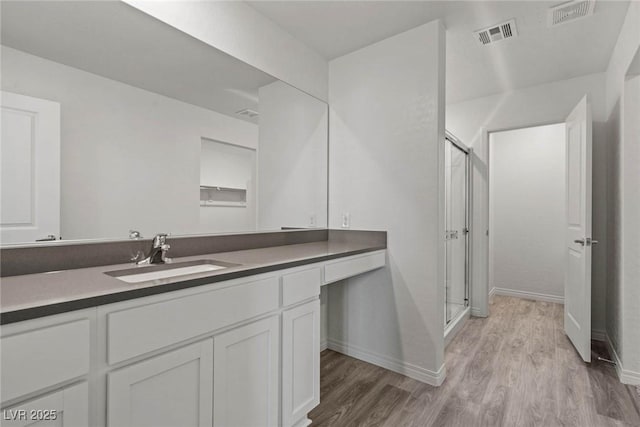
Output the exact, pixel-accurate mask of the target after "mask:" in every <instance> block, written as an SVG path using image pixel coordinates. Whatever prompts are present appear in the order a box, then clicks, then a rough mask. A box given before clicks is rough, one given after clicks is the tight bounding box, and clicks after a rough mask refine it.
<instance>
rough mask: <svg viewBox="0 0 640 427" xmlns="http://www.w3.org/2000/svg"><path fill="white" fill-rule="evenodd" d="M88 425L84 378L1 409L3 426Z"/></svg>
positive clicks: (87, 394) (87, 403)
mask: <svg viewBox="0 0 640 427" xmlns="http://www.w3.org/2000/svg"><path fill="white" fill-rule="evenodd" d="M88 425H89V388H88V386H87V383H86V382H83V383H80V384H76V385H72V386H69V387H66V388H64V389H62V390H58V391H56V392H53V393H51V394H48V395H46V396H43V397H39V398H36V399H33V400H30V401H28V402H25V403H23V404H20V405H17V406H13V407H11V408H5V409H3V410H2V426H3V427H26V426H29V427H34V426H37V427H45V426H46V427H54V426H55V427H85V426H88Z"/></svg>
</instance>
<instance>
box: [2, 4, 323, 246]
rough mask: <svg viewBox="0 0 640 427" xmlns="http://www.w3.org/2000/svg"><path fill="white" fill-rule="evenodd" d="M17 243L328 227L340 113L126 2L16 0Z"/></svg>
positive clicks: (8, 29) (10, 208)
mask: <svg viewBox="0 0 640 427" xmlns="http://www.w3.org/2000/svg"><path fill="white" fill-rule="evenodd" d="M1 8H2V10H1V12H2V34H1V36H2V38H1V41H2V46H1V47H0V49H1V56H2V64H1V68H2V69H1V71H2V86H1V89H2V136H1V147H0V159H1V174H2V176H1V185H2V188H1V189H0V191H1V193H0V194H1V196H2V200H1V212H0V220H1V224H0V231H1V236H0V238H1V242H2V244H3V245H7V244H14V243H33V242H35V241H38V240H42V239H45V240H48V239H56V240H59V239H62V240H63V241H64V240H77V239H103V238H110V239H114V238H115V239H126V238H128V236H129V235H130V230H132V231H134V233H131V234H132V235H133V236H135V235H136V233H135V232H139V233H140V234H141V235H142V236H144V237H145V238H149V237H152V236H153V235H154V234H155V233H159V232H170V233H172V234H174V235H176V234H208V233H221V232H244V231H255V230H274V229H280V228H282V227H326V225H327V215H326V214H327V105H326V104H325V103H323V102H322V101H319V100H318V99H316V98H314V97H312V96H310V95H308V94H306V93H304V92H302V91H300V90H298V89H296V88H293V87H291V86H289V85H287V84H285V83H283V82H281V81H279V80H277V79H275V78H273V77H272V76H270V75H268V74H266V73H264V72H262V71H260V70H257V69H255V68H253V67H251V66H249V65H247V64H245V63H243V62H241V61H239V60H237V59H235V58H232V57H230V56H228V55H226V54H224V53H222V52H220V51H218V50H216V49H215V48H213V47H211V46H209V45H207V44H205V43H202V42H200V41H198V40H196V39H194V38H192V37H190V36H189V35H187V34H185V33H182V32H180V31H179V30H176V29H175V28H173V27H170V26H168V25H166V24H164V23H162V22H160V21H158V20H156V19H155V18H153V17H150V16H148V15H146V14H144V13H143V12H141V11H139V10H137V9H135V8H133V7H131V6H129V5H127V4H125V3H122V2H74V1H70V2H59V1H42V2H38V1H28V2H24V1H3V2H2V3H1Z"/></svg>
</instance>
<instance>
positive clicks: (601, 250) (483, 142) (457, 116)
mask: <svg viewBox="0 0 640 427" xmlns="http://www.w3.org/2000/svg"><path fill="white" fill-rule="evenodd" d="M605 81H606V76H605V74H604V73H598V74H590V75H586V76H582V77H576V78H573V79H568V80H562V81H558V82H553V83H548V84H544V85H539V86H534V87H530V88H525V89H521V90H516V91H511V92H505V93H502V94H498V95H493V96H488V97H484V98H478V99H472V100H469V101H464V102H461V103H457V104H450V105H447V119H446V120H447V129H448V130H449V131H451V132H452V133H453V134H454V135H456V136H457V137H458V138H460V139H461V140H462V141H463V142H464V143H465V144H468V145H470V146H472V147H473V148H474V165H473V168H474V188H473V189H474V216H473V230H474V235H473V239H474V253H473V257H474V259H473V269H474V271H473V277H472V293H471V294H472V304H473V307H472V309H473V312H474V313H475V314H484V313H481V312H480V310H479V308H478V306H477V305H478V304H480V303H482V302H484V296H485V295H486V294H487V292H488V271H487V266H488V260H487V259H485V256H486V254H487V253H488V236H487V235H486V231H487V230H488V228H489V227H488V220H489V216H488V200H489V195H488V170H489V162H488V154H489V150H488V136H487V135H488V133H487V132H492V131H499V130H506V129H515V128H524V127H528V126H537V125H543V124H550V123H559V122H564V120H565V119H566V117H567V116H568V115H569V113H570V112H571V110H572V109H573V108H574V107H575V106H576V104H577V103H578V102H579V101H580V99H581V98H582V97H583V96H584V95H585V94H588V95H589V99H590V102H591V107H592V112H593V120H594V123H593V236H594V238H595V239H597V240H599V241H600V242H601V243H600V244H599V245H598V246H595V247H594V250H593V265H592V291H591V293H592V307H591V309H592V323H591V326H592V328H593V329H594V330H595V331H596V332H598V333H600V334H602V333H603V332H604V329H605V303H604V301H605V299H606V298H605V294H606V277H607V265H606V254H607V245H608V242H607V161H606V159H607V157H608V150H607V144H608V130H607V125H606V124H605V121H606V108H605V107H606V96H605Z"/></svg>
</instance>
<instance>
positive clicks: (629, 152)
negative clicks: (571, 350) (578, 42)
mask: <svg viewBox="0 0 640 427" xmlns="http://www.w3.org/2000/svg"><path fill="white" fill-rule="evenodd" d="M639 62H640V2H630V4H629V9H628V11H627V15H626V17H625V21H624V24H623V27H622V30H621V31H620V35H619V37H618V41H617V43H616V46H615V48H614V51H613V54H612V55H611V60H610V61H609V67H608V69H607V120H608V131H609V143H610V153H609V158H608V160H609V162H608V180H609V181H608V193H609V203H608V205H607V207H608V209H607V211H608V216H609V227H608V235H609V236H610V242H609V245H608V247H609V255H608V258H607V259H608V271H609V277H608V281H607V297H606V303H607V325H606V332H607V337H608V339H609V341H610V343H611V345H612V347H613V350H614V354H615V355H614V357H615V358H617V362H618V365H617V366H616V369H617V371H618V374H619V376H620V378H621V379H622V380H623V381H624V382H632V383H636V384H640V328H638V324H640V319H639V317H638V316H639V314H638V313H640V287H639V286H638V283H639V279H638V277H640V247H639V245H638V238H639V237H638V236H639V233H640V232H639V231H638V230H639V229H640V193H639V191H640V190H639V189H640V169H639V168H638V164H640V163H639V162H640V148H639V147H640V128H639V125H638V123H639V122H638V117H640V106H639V104H640V81H639V80H638V79H639V78H638V77H637V72H638V71H637V69H635V68H633V66H634V64H637V63H639Z"/></svg>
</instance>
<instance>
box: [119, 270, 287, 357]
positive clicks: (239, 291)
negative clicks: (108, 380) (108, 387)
mask: <svg viewBox="0 0 640 427" xmlns="http://www.w3.org/2000/svg"><path fill="white" fill-rule="evenodd" d="M278 286H279V283H278V278H277V277H269V278H266V279H262V280H257V281H253V282H248V283H241V284H237V285H233V286H229V287H227V288H223V289H216V290H213V291H209V292H204V293H201V294H195V295H189V296H185V297H180V298H176V299H172V300H168V301H162V302H158V303H154V304H149V305H145V306H142V307H135V308H130V309H126V310H122V311H117V312H114V313H109V314H108V316H107V325H108V352H107V354H108V362H109V364H110V365H111V364H114V363H118V362H121V361H123V360H126V359H130V358H132V357H135V356H139V355H141V354H144V353H147V352H150V351H153V350H158V349H160V348H163V347H166V346H170V345H172V344H175V343H178V342H180V341H183V340H187V339H189V338H193V337H196V336H198V335H202V334H206V333H207V332H211V331H214V330H216V329H220V328H224V327H226V326H230V325H232V324H234V323H237V322H241V321H243V320H246V319H250V318H252V317H255V316H258V315H260V314H263V313H267V312H269V311H272V310H276V309H278V307H279V299H280V295H279V289H278Z"/></svg>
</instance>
